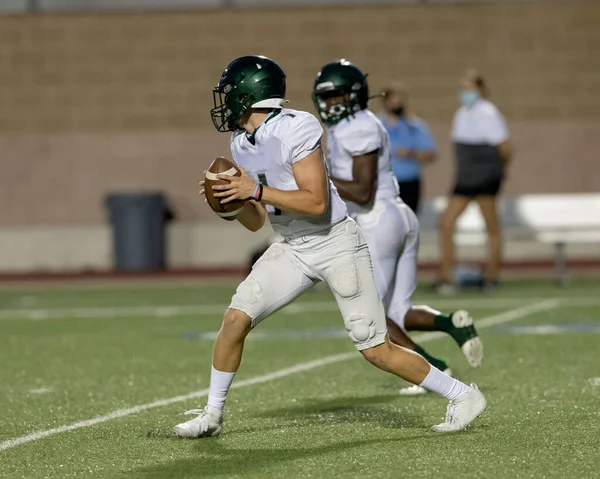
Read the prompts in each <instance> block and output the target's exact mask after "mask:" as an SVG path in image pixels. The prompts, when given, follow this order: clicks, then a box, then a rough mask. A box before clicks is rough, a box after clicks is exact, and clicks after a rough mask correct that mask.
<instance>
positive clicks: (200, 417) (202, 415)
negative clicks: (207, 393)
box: [173, 406, 223, 439]
mask: <svg viewBox="0 0 600 479" xmlns="http://www.w3.org/2000/svg"><path fill="white" fill-rule="evenodd" d="M184 414H197V417H195V418H194V419H190V420H189V421H187V422H182V423H181V424H177V426H175V427H174V428H173V431H175V434H177V435H178V436H179V437H185V438H188V439H194V438H197V437H214V436H218V435H219V434H221V431H223V414H221V413H219V412H217V411H214V410H213V409H209V408H208V406H206V407H205V408H204V409H190V410H189V411H186V412H185V413H184Z"/></svg>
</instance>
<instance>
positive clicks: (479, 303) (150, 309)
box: [0, 297, 600, 320]
mask: <svg viewBox="0 0 600 479" xmlns="http://www.w3.org/2000/svg"><path fill="white" fill-rule="evenodd" d="M544 299H545V298H504V299H502V298H497V299H494V298H472V299H468V298H453V299H447V298H439V299H437V300H432V303H433V305H434V306H435V307H436V308H439V309H444V308H449V309H450V308H453V307H461V308H464V307H467V308H469V307H472V308H477V307H482V308H490V309H494V308H508V307H514V306H519V305H522V304H529V303H531V302H541V301H544ZM557 299H560V300H561V301H562V302H563V303H565V304H569V305H570V306H600V298H593V297H578V298H557ZM427 301H428V300H423V302H427ZM417 303H418V301H417ZM226 308H227V305H226V304H204V305H200V304H194V305H183V306H182V305H174V306H161V305H156V306H116V307H113V306H98V307H85V308H35V309H5V310H0V320H15V319H23V320H45V319H74V318H76V319H86V318H89V319H102V318H108V319H110V318H119V317H152V318H172V317H175V316H184V315H220V314H222V313H223V312H224V311H225V309H226ZM316 311H322V312H329V311H338V306H337V304H336V303H335V301H311V302H299V303H292V304H290V305H289V306H287V307H286V308H285V309H283V310H282V312H283V313H285V314H301V313H308V312H316Z"/></svg>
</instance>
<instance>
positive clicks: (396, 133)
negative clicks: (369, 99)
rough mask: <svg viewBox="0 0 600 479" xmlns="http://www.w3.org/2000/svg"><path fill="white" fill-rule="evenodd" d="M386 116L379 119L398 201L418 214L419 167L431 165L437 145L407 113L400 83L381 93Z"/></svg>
mask: <svg viewBox="0 0 600 479" xmlns="http://www.w3.org/2000/svg"><path fill="white" fill-rule="evenodd" d="M383 97H384V100H383V106H384V109H385V113H384V114H383V115H381V116H380V119H381V121H382V122H383V125H384V126H385V128H386V130H387V131H388V134H389V135H390V140H391V146H392V169H393V171H394V174H395V176H396V179H397V180H398V184H399V186H400V198H402V201H404V203H406V204H407V205H408V207H409V208H410V209H412V210H413V211H414V212H415V213H418V209H419V200H420V198H421V167H422V166H423V165H427V164H429V163H432V162H433V161H434V160H435V158H436V156H437V152H436V145H435V141H434V140H433V138H432V136H431V134H430V133H429V128H427V124H426V123H425V122H424V121H423V120H421V119H420V118H418V117H416V116H413V115H410V114H409V113H408V111H407V105H408V92H407V90H406V87H405V86H404V85H402V84H399V83H398V84H394V85H391V86H389V87H388V88H386V89H385V90H384V91H383Z"/></svg>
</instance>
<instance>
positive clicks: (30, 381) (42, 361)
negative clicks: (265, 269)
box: [0, 280, 600, 478]
mask: <svg viewBox="0 0 600 479" xmlns="http://www.w3.org/2000/svg"><path fill="white" fill-rule="evenodd" d="M232 290H233V286H227V285H213V286H206V285H203V286H189V285H188V286H182V287H162V288H161V287H157V286H143V287H142V286H140V287H135V286H133V285H132V286H126V287H119V288H117V287H114V288H110V287H102V288H101V287H98V288H80V289H76V288H73V289H66V288H60V289H54V290H50V289H47V290H42V289H32V288H27V289H22V290H17V289H14V288H13V289H11V290H10V291H8V290H5V291H4V292H0V365H1V366H0V477H26V478H35V477H51V478H57V477H72V476H78V477H90V476H96V477H113V476H128V477H136V478H137V477H142V478H143V477H156V478H169V477H174V478H181V477H213V476H218V477H255V478H271V477H287V478H291V477H315V478H337V477H340V478H350V477H376V478H388V477H389V478H398V477H411V478H412V477H490V478H516V477H535V478H537V477H556V478H570V477H572V478H587V477H598V476H599V474H600V472H599V471H600V452H599V451H600V426H599V424H600V359H599V354H600V312H599V309H600V282H598V281H597V280H596V281H593V280H581V281H576V282H574V283H573V284H572V285H570V286H569V287H567V288H560V289H559V288H555V287H554V286H552V285H551V284H549V283H547V282H533V281H520V282H514V283H508V284H506V285H505V286H504V287H503V289H502V290H501V291H499V292H497V293H495V294H493V295H489V296H483V295H479V294H464V295H459V296H457V297H454V298H450V299H446V298H436V297H433V296H431V295H430V294H429V293H427V292H426V291H421V292H419V294H417V298H416V299H417V303H424V304H429V305H431V306H434V307H437V308H439V309H444V310H447V311H451V310H453V309H456V308H458V307H463V308H468V309H469V310H470V311H471V312H472V313H473V315H474V316H475V317H476V319H477V321H478V325H479V328H480V332H481V335H482V337H483V339H484V343H485V348H486V362H485V364H484V366H483V367H482V368H480V369H478V370H472V369H470V368H469V367H468V365H467V364H466V361H464V359H463V357H462V355H461V353H460V351H459V350H458V349H457V348H456V346H455V345H454V344H453V342H452V341H451V340H450V339H449V338H447V337H438V336H435V335H433V336H432V335H428V336H425V337H422V339H423V340H424V341H425V342H424V343H423V346H425V347H426V349H428V350H430V351H431V352H432V353H433V354H437V355H439V356H441V357H443V358H446V359H447V360H448V361H449V362H450V364H451V366H452V367H453V369H454V372H455V374H456V375H457V376H459V377H460V378H461V379H463V380H465V381H467V382H476V383H478V385H479V386H480V388H481V389H482V390H483V391H484V392H486V394H487V396H488V401H489V410H488V412H487V414H485V415H484V416H483V417H482V418H480V419H479V420H478V421H477V422H476V423H475V424H474V426H473V427H472V428H471V429H469V430H468V431H466V432H462V433H458V434H454V435H445V436H443V435H437V434H435V433H433V432H430V431H429V427H430V426H431V425H433V424H436V423H438V422H441V420H442V418H443V416H444V412H445V401H443V400H441V399H439V398H437V397H435V396H434V395H429V396H426V397H418V398H409V397H400V396H398V394H397V390H398V388H399V386H400V382H399V380H396V379H395V378H393V377H391V376H388V375H386V374H384V373H381V372H379V371H377V370H376V369H375V368H374V367H373V366H370V365H369V364H368V363H367V362H366V361H364V360H362V359H361V357H360V355H359V354H358V353H355V352H354V351H353V347H352V345H351V343H350V341H349V340H348V339H347V338H345V337H344V335H343V332H341V331H340V330H341V329H342V328H343V326H342V321H341V318H340V317H339V315H338V313H337V311H336V310H335V304H334V303H333V302H332V297H331V296H330V295H329V293H327V292H323V291H318V292H309V293H307V294H306V295H305V296H304V297H303V298H302V299H301V300H299V301H298V302H296V303H294V304H293V305H292V306H290V307H289V308H288V309H287V310H284V311H281V312H279V313H278V314H276V315H275V316H273V317H271V318H269V319H268V320H266V321H265V322H264V323H263V324H261V325H260V327H259V328H258V329H257V330H256V331H254V332H253V333H252V335H251V337H252V339H251V340H249V341H248V343H247V347H246V351H245V358H244V362H243V364H242V369H241V371H240V372H239V374H238V376H237V378H236V382H237V387H236V389H235V390H233V391H232V392H231V394H230V397H229V401H228V407H227V412H228V414H227V416H226V423H225V434H224V435H223V436H221V437H219V438H215V439H202V440H196V441H189V440H180V439H177V438H174V437H172V436H171V433H170V430H171V427H172V426H173V425H174V424H176V423H178V422H181V421H182V420H184V419H188V418H189V416H188V417H184V416H183V415H182V413H183V412H184V411H185V410H186V409H191V408H195V407H198V406H199V405H203V404H204V402H205V397H204V395H205V394H206V391H205V389H206V388H207V387H208V379H209V376H208V374H209V369H210V357H211V348H212V340H211V338H212V337H213V336H214V332H216V331H217V329H218V327H219V323H220V316H221V311H222V310H223V308H224V306H226V304H227V301H228V299H229V297H230V295H231V293H232ZM195 392H197V394H196V395H194V394H192V393H195Z"/></svg>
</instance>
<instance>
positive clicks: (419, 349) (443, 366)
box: [415, 345, 448, 371]
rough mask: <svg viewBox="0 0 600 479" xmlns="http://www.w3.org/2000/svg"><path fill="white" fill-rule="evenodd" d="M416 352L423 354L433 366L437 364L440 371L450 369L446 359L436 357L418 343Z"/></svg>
mask: <svg viewBox="0 0 600 479" xmlns="http://www.w3.org/2000/svg"><path fill="white" fill-rule="evenodd" d="M415 353H418V354H420V355H421V356H423V357H424V358H425V359H426V360H427V362H428V363H429V364H431V365H432V366H435V367H436V368H438V369H439V370H440V371H444V370H445V369H448V365H447V364H446V363H445V362H444V361H442V360H441V359H438V358H434V357H433V356H432V355H431V354H429V353H428V352H427V351H425V350H424V349H423V348H422V347H421V346H419V345H417V347H416V348H415Z"/></svg>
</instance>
